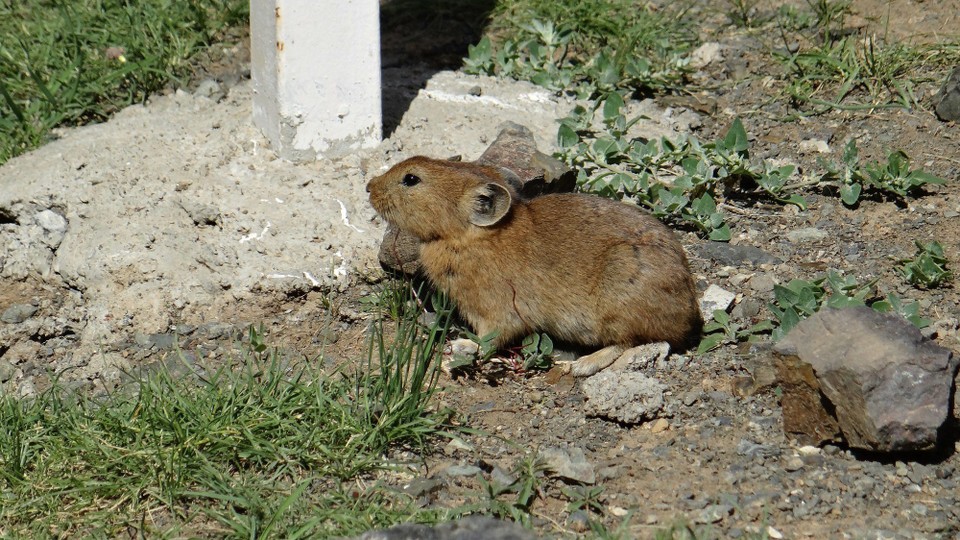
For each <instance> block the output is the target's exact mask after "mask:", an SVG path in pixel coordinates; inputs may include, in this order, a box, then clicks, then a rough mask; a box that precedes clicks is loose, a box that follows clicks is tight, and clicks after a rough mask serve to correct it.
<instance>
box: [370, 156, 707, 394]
mask: <svg viewBox="0 0 960 540" xmlns="http://www.w3.org/2000/svg"><path fill="white" fill-rule="evenodd" d="M516 185H517V179H516V178H515V177H512V176H511V173H509V172H508V171H506V170H505V169H499V168H495V167H489V166H483V165H477V164H474V163H459V162H451V161H441V160H436V159H431V158H427V157H412V158H409V159H407V160H405V161H403V162H401V163H399V164H397V165H394V166H393V167H392V168H391V169H390V170H388V171H387V172H386V173H384V174H382V175H380V176H378V177H376V178H373V179H372V180H370V182H369V183H368V184H367V191H368V192H369V193H370V203H371V204H372V205H373V207H374V209H375V210H376V211H377V212H378V213H379V214H380V215H381V216H383V218H384V219H386V220H387V221H388V222H390V223H392V224H393V225H395V226H396V227H398V228H400V229H403V230H405V231H407V232H409V233H410V234H412V235H413V236H416V237H417V238H418V239H419V240H420V241H421V247H420V261H421V264H422V271H423V273H424V274H425V275H426V277H427V278H428V279H429V280H430V281H431V282H432V283H433V285H434V286H436V287H437V288H438V289H440V290H443V291H444V292H446V293H447V294H448V295H449V297H450V298H451V299H453V301H454V303H455V304H456V306H457V309H458V311H459V312H460V314H461V315H462V316H463V317H464V318H465V319H466V321H467V322H468V323H469V324H470V325H471V326H472V327H473V330H474V332H476V334H477V335H479V336H485V335H488V334H490V333H492V332H494V331H497V332H498V333H497V335H496V338H495V339H494V345H496V346H497V347H498V348H500V347H503V346H505V345H507V344H509V343H511V342H513V341H515V340H517V339H519V338H521V337H524V336H526V335H529V334H531V333H533V332H546V333H547V334H549V335H550V336H551V337H553V338H554V339H559V340H562V341H564V342H567V343H570V344H575V345H580V346H583V347H585V348H598V349H599V350H597V351H596V352H594V353H592V354H588V355H586V356H582V357H581V358H579V359H578V360H577V361H576V362H574V363H573V364H572V366H571V373H573V374H574V375H576V376H581V377H582V376H589V375H592V374H594V373H596V372H597V371H599V370H601V369H604V368H606V367H607V366H609V365H610V364H612V363H613V362H614V361H615V360H616V359H617V358H619V357H620V355H622V354H623V352H624V351H626V350H627V349H629V348H630V347H634V346H636V345H640V344H643V343H650V342H657V341H666V342H669V343H670V346H671V347H672V348H674V349H685V348H688V347H690V346H692V345H695V344H696V342H697V341H698V340H699V337H700V332H701V330H702V327H703V319H702V317H701V315H700V308H699V305H698V302H697V292H696V286H695V284H694V280H693V276H692V275H691V274H690V269H689V265H688V263H687V258H686V255H685V254H684V251H683V247H682V246H681V245H680V243H679V241H678V240H677V238H676V236H675V235H674V233H673V231H671V230H670V229H668V228H667V227H666V226H665V225H663V224H662V223H660V222H659V221H658V220H657V219H656V218H654V217H653V216H650V215H649V214H647V213H645V212H643V211H642V210H640V209H638V208H636V207H631V206H629V205H627V204H624V203H621V202H617V201H613V200H610V199H604V198H601V197H598V196H593V195H586V194H573V193H568V194H550V195H543V196H539V197H535V198H532V199H530V200H523V199H521V198H520V197H519V196H518V195H517V191H516V188H515V186H516Z"/></svg>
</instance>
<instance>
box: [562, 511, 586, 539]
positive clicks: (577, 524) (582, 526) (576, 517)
mask: <svg viewBox="0 0 960 540" xmlns="http://www.w3.org/2000/svg"><path fill="white" fill-rule="evenodd" d="M567 526H568V527H570V529H571V530H573V532H578V533H583V532H587V531H589V530H590V516H589V515H588V514H587V513H586V512H584V511H583V510H576V511H574V512H571V513H570V515H569V516H567Z"/></svg>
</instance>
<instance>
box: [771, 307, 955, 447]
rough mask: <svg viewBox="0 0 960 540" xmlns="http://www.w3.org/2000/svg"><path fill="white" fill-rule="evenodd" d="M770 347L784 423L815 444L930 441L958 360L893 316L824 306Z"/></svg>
mask: <svg viewBox="0 0 960 540" xmlns="http://www.w3.org/2000/svg"><path fill="white" fill-rule="evenodd" d="M773 350H774V354H776V355H777V356H778V357H779V366H778V370H779V373H780V376H781V379H782V380H784V381H785V384H784V396H783V421H784V428H785V430H786V431H787V432H789V433H790V434H792V435H795V436H798V437H799V438H800V439H801V441H802V442H806V443H808V444H820V443H821V442H824V441H826V440H832V438H833V437H834V433H835V432H836V431H839V434H840V435H841V436H842V438H843V440H845V441H846V442H847V444H848V445H850V446H851V447H853V448H861V449H865V450H872V451H882V452H894V451H910V450H929V449H932V448H933V447H934V446H935V445H936V443H937V440H938V431H939V430H940V427H941V426H942V425H943V424H944V422H945V421H946V419H947V416H948V414H949V413H950V409H949V407H950V403H951V399H950V398H951V395H952V392H953V384H954V382H953V378H954V375H955V374H956V372H957V364H958V360H960V359H958V358H957V357H956V356H955V355H954V354H953V353H952V352H951V351H950V350H948V349H945V348H943V347H940V346H939V345H937V344H936V343H934V342H932V341H930V340H927V339H925V338H924V337H923V336H922V335H921V334H920V331H919V330H918V329H917V328H916V327H914V326H913V325H911V324H910V323H909V322H907V321H906V320H904V319H903V318H902V317H900V316H899V315H895V314H889V313H879V312H877V311H874V310H872V309H870V308H868V307H856V308H848V309H842V310H838V309H832V308H824V309H822V310H821V311H820V312H818V313H816V314H815V315H813V316H812V317H810V318H808V319H806V320H804V321H801V322H800V323H799V324H798V325H797V326H796V327H794V329H793V330H791V331H790V333H789V334H788V335H787V336H786V337H785V338H784V339H783V340H781V341H780V342H779V343H778V344H777V345H776V346H775V347H774V349H773ZM833 421H835V424H833V423H832V422H833Z"/></svg>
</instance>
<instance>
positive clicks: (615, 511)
mask: <svg viewBox="0 0 960 540" xmlns="http://www.w3.org/2000/svg"><path fill="white" fill-rule="evenodd" d="M607 510H608V511H609V512H610V514H611V515H613V516H614V517H624V516H626V515H628V514H630V511H629V510H627V509H626V508H621V507H619V506H611V507H610V508H607ZM647 517H649V516H647ZM654 523H656V521H654Z"/></svg>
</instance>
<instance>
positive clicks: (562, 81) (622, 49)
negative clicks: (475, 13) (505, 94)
mask: <svg viewBox="0 0 960 540" xmlns="http://www.w3.org/2000/svg"><path fill="white" fill-rule="evenodd" d="M490 35H492V36H496V41H494V40H491V39H490V38H489V37H485V38H484V39H481V41H480V43H478V44H477V45H476V46H474V47H472V48H469V49H468V56H467V58H465V59H464V68H465V70H466V71H467V72H468V73H477V74H480V73H482V74H487V75H493V74H496V75H499V76H503V77H512V78H516V79H525V80H529V81H532V82H534V83H535V84H538V85H540V86H543V87H545V88H548V89H550V90H553V91H557V92H560V91H567V92H572V93H575V94H577V95H578V96H580V97H584V98H586V97H596V96H598V95H602V94H606V93H609V92H611V91H616V90H620V91H624V92H628V93H632V92H635V91H643V90H645V89H663V88H675V87H678V86H679V85H680V83H681V82H682V79H683V77H684V74H685V73H686V67H685V66H686V63H687V59H686V58H685V57H684V54H685V53H686V51H688V50H689V48H690V45H691V44H692V43H693V42H694V41H695V39H696V37H695V34H694V33H693V32H692V31H691V29H690V27H689V26H688V25H687V24H685V23H683V22H682V21H681V19H680V18H679V17H677V18H670V17H669V16H668V15H667V12H665V11H663V10H656V11H655V10H651V9H649V8H647V7H639V8H638V7H637V6H636V5H635V4H633V3H631V2H629V1H628V0H586V1H583V2H550V1H544V0H532V1H530V2H526V3H523V4H519V3H509V2H505V3H502V4H498V6H497V9H496V10H495V13H494V17H493V24H491V27H490Z"/></svg>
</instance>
